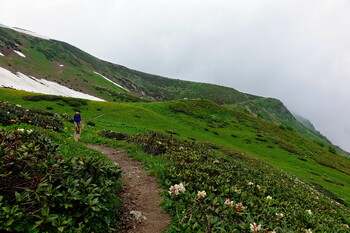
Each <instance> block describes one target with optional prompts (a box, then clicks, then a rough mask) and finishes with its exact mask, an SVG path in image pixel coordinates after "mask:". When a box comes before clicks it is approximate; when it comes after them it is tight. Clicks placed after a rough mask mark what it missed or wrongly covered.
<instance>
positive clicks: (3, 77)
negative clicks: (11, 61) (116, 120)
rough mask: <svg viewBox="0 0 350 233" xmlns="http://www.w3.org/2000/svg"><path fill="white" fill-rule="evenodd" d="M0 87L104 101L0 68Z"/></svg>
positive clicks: (54, 83)
mask: <svg viewBox="0 0 350 233" xmlns="http://www.w3.org/2000/svg"><path fill="white" fill-rule="evenodd" d="M0 87H8V88H13V89H17V90H23V91H29V92H36V93H42V94H48V95H59V96H66V97H74V98H81V99H89V100H97V101H104V100H102V99H100V98H97V97H95V96H92V95H88V94H85V93H81V92H78V91H75V90H72V89H69V88H68V87H65V86H62V85H60V84H58V83H56V82H52V81H48V80H45V79H38V78H35V77H33V76H27V75H25V74H22V73H20V72H17V73H16V74H14V73H12V72H10V71H9V70H7V69H4V68H2V67H0Z"/></svg>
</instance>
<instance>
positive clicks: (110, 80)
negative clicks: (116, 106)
mask: <svg viewBox="0 0 350 233" xmlns="http://www.w3.org/2000/svg"><path fill="white" fill-rule="evenodd" d="M94 73H95V74H98V75H100V76H101V77H102V78H104V79H106V80H107V81H109V82H111V83H113V84H114V85H116V86H117V87H120V88H121V89H124V90H126V91H128V92H130V91H129V90H128V89H126V88H125V87H123V86H121V85H119V84H118V83H115V82H113V81H112V80H110V79H108V78H107V77H105V76H103V75H102V74H100V73H97V72H96V71H94Z"/></svg>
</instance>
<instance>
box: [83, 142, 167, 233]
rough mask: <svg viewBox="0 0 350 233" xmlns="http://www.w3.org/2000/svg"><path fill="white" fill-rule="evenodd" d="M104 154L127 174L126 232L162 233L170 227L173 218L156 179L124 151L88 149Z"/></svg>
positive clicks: (124, 211)
mask: <svg viewBox="0 0 350 233" xmlns="http://www.w3.org/2000/svg"><path fill="white" fill-rule="evenodd" d="M87 146H88V147H90V148H92V149H95V150H98V151H100V152H101V153H102V154H104V155H105V156H106V157H108V158H109V159H110V160H111V161H112V162H115V163H118V166H119V167H120V169H121V170H122V172H123V178H122V181H123V188H122V190H121V193H120V194H121V195H120V196H121V198H122V200H123V203H124V210H123V213H124V215H123V217H122V218H123V219H122V226H121V227H122V232H127V233H158V232H164V231H166V229H167V228H168V227H169V224H170V222H171V218H170V216H169V215H168V214H166V213H164V212H163V211H162V207H161V206H160V204H159V203H160V201H161V200H162V198H161V196H160V195H159V192H161V191H162V189H160V188H159V187H158V185H157V178H156V177H155V176H149V175H147V171H146V170H145V169H143V168H142V167H141V163H140V162H139V161H136V160H134V159H132V158H130V157H129V156H128V155H127V154H126V153H124V152H123V151H122V150H116V149H114V148H111V147H105V146H97V145H87Z"/></svg>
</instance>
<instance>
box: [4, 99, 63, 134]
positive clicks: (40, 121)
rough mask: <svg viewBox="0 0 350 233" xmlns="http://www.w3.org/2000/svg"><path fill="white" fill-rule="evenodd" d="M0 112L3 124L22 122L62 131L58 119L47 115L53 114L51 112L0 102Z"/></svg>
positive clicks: (61, 125)
mask: <svg viewBox="0 0 350 233" xmlns="http://www.w3.org/2000/svg"><path fill="white" fill-rule="evenodd" d="M0 113H1V114H0V123H1V124H2V125H5V126H6V125H13V124H20V123H24V124H29V125H35V126H39V127H42V128H44V129H52V130H54V131H62V129H63V124H62V122H61V121H60V120H58V119H55V118H49V117H47V116H54V114H53V113H49V112H46V111H43V110H38V109H25V108H22V107H21V106H19V105H14V104H9V103H6V102H0Z"/></svg>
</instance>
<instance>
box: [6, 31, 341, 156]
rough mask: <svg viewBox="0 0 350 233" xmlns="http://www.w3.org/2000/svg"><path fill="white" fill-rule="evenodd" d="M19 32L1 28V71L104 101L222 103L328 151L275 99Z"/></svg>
mask: <svg viewBox="0 0 350 233" xmlns="http://www.w3.org/2000/svg"><path fill="white" fill-rule="evenodd" d="M22 32H26V31H23V30H21V31H20V32H19V31H15V30H12V29H10V28H6V27H1V26H0V53H1V54H3V55H4V56H0V67H3V68H5V69H7V70H9V71H12V72H13V73H16V72H21V73H23V74H25V75H27V76H33V77H35V78H37V79H40V78H42V79H46V80H49V81H53V82H57V83H58V84H60V85H63V86H65V87H68V88H71V89H74V90H75V91H79V92H83V93H85V94H89V95H92V96H95V97H98V98H102V99H105V100H108V101H117V102H147V101H168V100H176V99H183V98H188V99H194V98H204V99H209V100H212V101H214V102H216V103H218V104H225V105H226V106H227V107H228V108H231V109H236V110H241V111H245V112H248V113H250V114H252V115H254V116H257V117H261V118H263V119H265V120H267V121H270V122H274V123H277V124H283V125H285V126H287V127H290V129H293V130H295V131H296V132H297V133H299V134H300V135H303V136H305V137H307V138H309V139H311V140H314V141H319V142H320V143H323V144H324V145H325V146H326V147H329V146H330V147H333V145H332V144H331V143H330V142H329V141H328V140H327V138H325V137H324V136H322V135H321V134H319V133H318V132H317V131H313V130H310V129H308V128H307V127H305V126H304V125H302V124H300V123H299V122H298V121H297V120H296V119H295V117H294V116H293V115H292V114H291V113H290V112H289V111H288V109H287V108H286V107H285V106H284V105H283V103H281V102H280V101H279V100H275V99H270V98H263V97H258V96H254V95H250V94H245V93H242V92H239V91H237V90H235V89H233V88H228V87H223V86H218V85H213V84H205V83H196V82H189V81H182V80H175V79H170V78H165V77H161V76H157V75H152V74H147V73H143V72H139V71H136V70H132V69H128V68H126V67H124V66H121V65H117V64H113V63H110V62H106V61H103V60H100V59H98V58H96V57H94V56H92V55H90V54H88V53H86V52H84V51H82V50H80V49H78V48H76V47H74V46H72V45H70V44H68V43H65V42H61V41H56V40H52V39H48V38H46V39H43V38H39V37H35V36H32V35H28V34H24V33H22ZM30 34H32V33H30ZM34 35H35V34H34ZM20 54H22V55H24V56H25V57H23V56H21V55H20ZM106 79H107V80H106ZM2 85H3V84H2ZM337 152H338V153H340V154H343V155H347V153H346V152H344V151H342V150H341V149H337Z"/></svg>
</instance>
